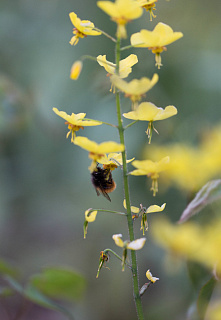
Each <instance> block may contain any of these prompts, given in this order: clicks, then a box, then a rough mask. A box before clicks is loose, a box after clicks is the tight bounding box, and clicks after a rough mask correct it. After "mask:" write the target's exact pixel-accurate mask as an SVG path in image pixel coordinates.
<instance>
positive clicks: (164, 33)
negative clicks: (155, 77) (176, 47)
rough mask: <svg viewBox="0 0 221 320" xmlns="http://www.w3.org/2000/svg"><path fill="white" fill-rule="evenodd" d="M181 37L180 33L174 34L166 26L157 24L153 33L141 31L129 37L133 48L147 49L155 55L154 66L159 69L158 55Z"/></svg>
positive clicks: (159, 58)
mask: <svg viewBox="0 0 221 320" xmlns="http://www.w3.org/2000/svg"><path fill="white" fill-rule="evenodd" d="M182 37H183V33H182V32H174V31H173V29H172V28H171V27H169V26H168V25H166V24H164V23H162V22H159V23H158V24H157V25H156V27H155V28H154V29H153V31H149V30H145V29H143V30H141V31H140V32H137V33H134V34H132V36H131V39H130V41H131V45H132V46H134V47H140V48H148V49H149V50H151V51H152V52H153V53H154V54H155V60H156V66H157V67H158V69H160V66H162V64H161V56H160V54H161V53H162V52H163V51H165V50H167V48H166V46H167V45H168V44H171V43H172V42H174V41H176V40H178V39H180V38H182Z"/></svg>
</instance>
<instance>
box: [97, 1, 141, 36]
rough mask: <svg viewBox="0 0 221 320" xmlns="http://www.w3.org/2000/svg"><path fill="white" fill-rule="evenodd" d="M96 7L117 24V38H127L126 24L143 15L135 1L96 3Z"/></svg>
mask: <svg viewBox="0 0 221 320" xmlns="http://www.w3.org/2000/svg"><path fill="white" fill-rule="evenodd" d="M97 5H98V7H99V8H100V9H102V10H103V11H104V12H106V13H107V14H108V15H109V16H110V17H111V20H113V21H114V22H116V23H117V37H118V38H127V31H126V24H127V23H128V22H130V21H131V20H134V19H137V18H139V17H140V16H141V15H142V14H143V10H142V8H141V7H140V5H139V3H138V2H137V1H136V0H116V1H115V2H111V1H98V2H97Z"/></svg>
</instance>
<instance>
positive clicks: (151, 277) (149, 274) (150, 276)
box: [146, 270, 160, 283]
mask: <svg viewBox="0 0 221 320" xmlns="http://www.w3.org/2000/svg"><path fill="white" fill-rule="evenodd" d="M146 277H147V279H148V280H150V281H151V282H152V283H155V282H156V281H157V280H160V279H159V278H157V277H153V276H152V273H151V272H150V270H147V272H146Z"/></svg>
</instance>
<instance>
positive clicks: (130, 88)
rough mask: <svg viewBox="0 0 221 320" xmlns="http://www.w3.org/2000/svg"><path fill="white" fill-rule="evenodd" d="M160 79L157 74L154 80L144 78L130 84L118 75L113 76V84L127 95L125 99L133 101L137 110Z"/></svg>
mask: <svg viewBox="0 0 221 320" xmlns="http://www.w3.org/2000/svg"><path fill="white" fill-rule="evenodd" d="M158 79H159V76H158V74H157V73H155V74H154V75H153V78H152V79H149V78H146V77H143V78H141V79H140V80H138V79H133V80H132V81H130V82H126V81H124V80H122V79H121V78H120V77H118V76H117V75H113V76H112V77H111V82H112V84H113V85H114V86H115V87H116V88H118V89H119V90H120V91H122V92H124V93H125V97H128V98H130V99H131V101H132V103H133V108H134V109H135V108H136V105H137V102H138V101H140V100H141V98H142V97H143V96H144V95H145V93H146V92H147V91H149V90H150V89H151V88H152V87H153V86H154V85H155V84H156V83H157V81H158Z"/></svg>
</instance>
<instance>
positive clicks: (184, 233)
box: [151, 218, 221, 274]
mask: <svg viewBox="0 0 221 320" xmlns="http://www.w3.org/2000/svg"><path fill="white" fill-rule="evenodd" d="M220 228H221V220H220V219H214V220H213V221H212V222H211V223H209V224H206V225H201V226H200V225H197V224H196V223H194V222H186V223H184V224H180V225H177V224H175V225H174V224H172V223H171V222H170V221H168V220H167V219H165V218H164V219H161V220H158V221H157V222H155V223H154V222H153V224H152V229H151V230H152V236H153V238H154V239H155V241H156V242H157V243H158V244H159V245H160V246H162V247H163V248H165V249H166V250H168V251H169V252H170V253H171V254H172V255H173V256H176V257H181V258H186V259H189V260H192V261H196V262H199V263H201V264H203V265H205V266H206V267H208V268H210V269H214V268H215V269H216V271H217V273H218V274H219V273H220V272H221V251H220V246H221V233H220Z"/></svg>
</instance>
